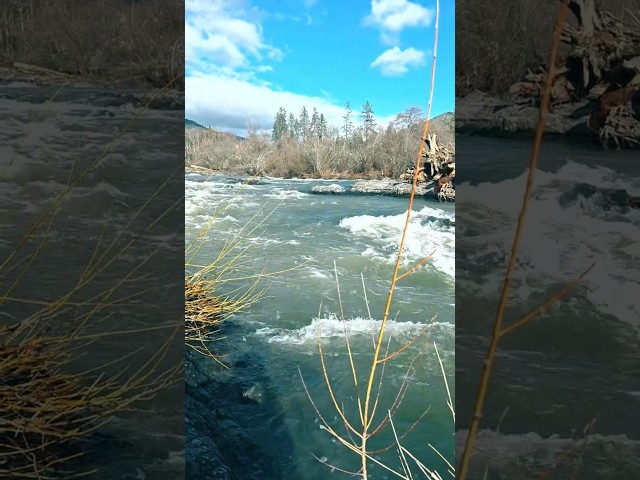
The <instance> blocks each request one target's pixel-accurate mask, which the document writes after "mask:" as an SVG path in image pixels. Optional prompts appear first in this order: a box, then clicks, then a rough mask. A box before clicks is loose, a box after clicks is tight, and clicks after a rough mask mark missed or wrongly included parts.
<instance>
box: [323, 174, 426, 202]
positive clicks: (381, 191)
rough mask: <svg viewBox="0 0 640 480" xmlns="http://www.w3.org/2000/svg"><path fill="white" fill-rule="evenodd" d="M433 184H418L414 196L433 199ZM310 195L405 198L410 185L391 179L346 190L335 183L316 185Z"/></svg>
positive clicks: (366, 181)
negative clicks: (390, 196)
mask: <svg viewBox="0 0 640 480" xmlns="http://www.w3.org/2000/svg"><path fill="white" fill-rule="evenodd" d="M433 186H434V182H428V183H423V184H419V185H418V186H417V187H416V195H419V196H430V197H431V198H433V199H435V198H436V197H435V195H434V193H433ZM311 193H315V194H329V195H340V194H347V195H354V194H362V195H392V196H407V195H409V194H410V193H411V183H410V182H406V181H399V180H394V179H392V178H382V179H380V180H359V181H357V182H355V183H354V184H353V185H351V186H350V187H348V188H345V187H343V186H341V185H338V184H337V183H332V184H330V185H316V186H315V187H313V188H312V189H311Z"/></svg>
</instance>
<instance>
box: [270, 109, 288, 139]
mask: <svg viewBox="0 0 640 480" xmlns="http://www.w3.org/2000/svg"><path fill="white" fill-rule="evenodd" d="M288 132H289V126H288V125H287V112H286V110H285V109H284V108H282V107H280V109H278V113H276V118H275V120H274V122H273V133H272V136H271V137H272V138H273V141H274V142H277V141H279V140H281V139H283V138H284V137H285V136H286V135H287V133H288Z"/></svg>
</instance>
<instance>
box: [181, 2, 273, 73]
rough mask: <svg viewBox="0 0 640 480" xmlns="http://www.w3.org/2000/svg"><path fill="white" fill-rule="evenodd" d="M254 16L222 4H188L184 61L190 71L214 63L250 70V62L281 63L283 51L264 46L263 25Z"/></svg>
mask: <svg viewBox="0 0 640 480" xmlns="http://www.w3.org/2000/svg"><path fill="white" fill-rule="evenodd" d="M250 17H251V12H246V11H244V10H242V9H241V8H239V7H234V5H233V2H228V1H223V0H187V1H186V4H185V45H186V51H185V60H186V62H187V64H188V65H189V66H190V67H191V68H196V69H197V68H199V67H201V66H202V65H203V64H211V63H214V64H216V65H218V66H220V67H226V68H231V69H235V68H240V67H247V66H248V65H249V62H250V60H262V58H263V56H264V55H266V56H267V58H269V59H272V60H276V61H277V60H280V59H282V51H280V50H279V49H277V48H275V47H272V46H271V45H268V44H267V43H265V41H264V38H263V32H262V27H261V25H260V24H259V23H258V22H257V21H255V20H252V19H251V18H250Z"/></svg>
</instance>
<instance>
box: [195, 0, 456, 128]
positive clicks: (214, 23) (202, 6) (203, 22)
mask: <svg viewBox="0 0 640 480" xmlns="http://www.w3.org/2000/svg"><path fill="white" fill-rule="evenodd" d="M435 5H436V4H435V0H415V1H409V0H370V1H364V0H362V1H359V0H350V1H338V0H186V16H185V35H186V67H187V70H186V75H187V78H186V92H185V95H186V102H187V104H186V115H187V117H188V118H190V119H192V120H195V121H197V122H199V123H202V124H204V125H207V126H209V125H210V126H213V127H216V128H219V129H222V130H226V131H233V132H235V133H239V134H243V133H245V131H246V127H247V124H248V121H250V122H251V123H252V124H253V125H255V126H256V127H258V128H259V129H263V130H270V129H271V126H272V124H273V118H274V116H275V114H276V111H277V110H278V108H279V107H284V108H285V109H286V110H287V112H293V113H294V115H295V116H296V117H297V116H298V114H299V113H300V110H301V108H302V106H303V105H304V106H306V107H307V109H308V110H309V112H311V110H312V108H313V107H314V106H315V107H317V108H318V110H319V111H320V112H322V113H324V115H325V117H326V118H327V119H328V121H329V123H330V124H333V125H336V126H338V125H339V124H340V121H341V117H342V115H343V113H344V104H345V102H347V101H349V102H350V103H351V107H352V109H353V110H354V112H359V111H360V110H361V109H362V105H363V104H364V103H365V102H366V101H369V102H370V103H371V105H372V106H373V110H374V113H375V114H376V117H377V118H378V123H379V124H381V125H386V123H387V122H388V121H389V120H391V119H392V118H393V117H394V116H395V114H396V113H399V112H402V111H404V110H406V109H407V108H408V107H411V106H414V105H417V106H419V107H420V108H422V110H423V111H424V112H425V113H426V110H427V103H428V94H429V83H430V78H431V62H432V56H433V40H434V38H433V36H434V20H435ZM454 5H455V0H441V2H440V25H439V36H438V37H439V38H438V52H437V64H436V80H435V91H434V100H433V106H432V111H431V116H432V117H434V116H436V115H439V114H440V113H444V112H448V111H452V110H453V107H454V101H455V99H454V93H455V91H454V85H455V75H454V65H455V42H454V40H455V11H454ZM354 120H356V121H358V120H359V117H358V115H357V113H356V114H355V116H354Z"/></svg>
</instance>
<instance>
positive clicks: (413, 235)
mask: <svg viewBox="0 0 640 480" xmlns="http://www.w3.org/2000/svg"><path fill="white" fill-rule="evenodd" d="M406 215H407V214H406V212H405V213H403V214H400V215H389V216H384V215H383V216H377V217H376V216H372V215H358V216H355V217H347V218H343V219H342V220H341V221H340V224H339V226H340V227H341V228H345V229H347V230H349V231H350V232H351V233H353V234H354V235H360V236H364V237H368V238H370V239H372V240H373V241H374V243H375V247H373V246H369V247H367V248H366V249H365V250H364V251H363V252H362V255H363V256H368V257H372V258H384V259H385V261H388V262H395V258H396V251H397V249H398V247H399V246H400V239H401V237H402V230H403V228H404V225H405V222H406ZM443 220H446V221H449V222H450V221H453V220H454V215H453V214H452V213H448V212H445V211H443V210H439V209H437V208H432V207H423V208H422V209H421V210H420V211H419V212H416V211H412V212H411V222H410V224H409V229H408V232H407V238H406V240H405V262H411V263H413V262H415V261H417V260H420V259H422V258H424V257H426V256H427V255H430V254H431V253H434V252H435V253H434V255H433V257H432V258H431V260H429V263H430V264H432V265H433V266H435V268H436V269H437V270H439V271H441V272H443V273H445V274H446V275H448V276H449V277H451V278H455V227H453V226H451V225H449V224H447V223H445V222H443ZM381 250H382V251H381Z"/></svg>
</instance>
